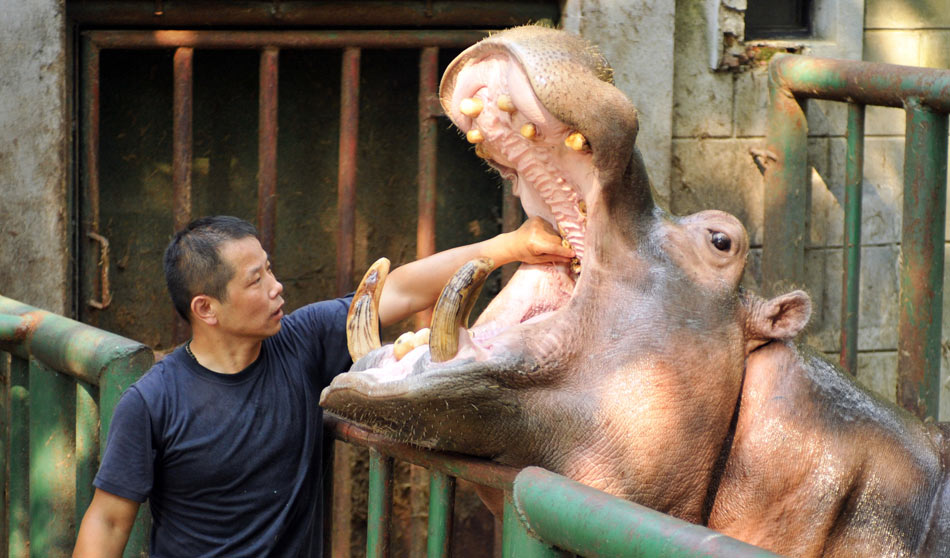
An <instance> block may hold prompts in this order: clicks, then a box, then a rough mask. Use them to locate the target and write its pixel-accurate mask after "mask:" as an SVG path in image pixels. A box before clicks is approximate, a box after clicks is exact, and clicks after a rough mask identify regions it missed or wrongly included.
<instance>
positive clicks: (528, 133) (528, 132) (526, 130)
mask: <svg viewBox="0 0 950 558" xmlns="http://www.w3.org/2000/svg"><path fill="white" fill-rule="evenodd" d="M520 132H521V135H522V136H524V137H525V138H527V139H534V138H535V136H537V135H538V128H537V126H535V125H534V124H532V123H531V122H528V123H527V124H525V125H524V126H522V127H521V130H520Z"/></svg>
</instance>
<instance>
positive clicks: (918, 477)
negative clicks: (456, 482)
mask: <svg viewBox="0 0 950 558" xmlns="http://www.w3.org/2000/svg"><path fill="white" fill-rule="evenodd" d="M441 99H442V105H443V107H444V108H445V111H446V113H447V114H448V115H449V117H450V118H451V119H452V120H453V122H454V123H455V124H456V125H457V126H458V127H459V128H460V129H461V130H462V131H463V132H465V133H466V137H467V138H468V140H469V141H470V142H472V143H474V144H476V152H477V153H478V154H479V156H481V157H483V158H485V159H486V161H487V162H488V163H489V164H490V165H492V166H493V167H495V168H496V169H497V170H498V171H499V172H500V174H501V175H502V176H504V177H505V178H506V179H508V180H511V181H512V184H513V189H514V191H515V192H516V194H518V195H519V196H520V198H521V200H522V204H523V206H524V208H525V212H526V213H527V214H528V215H529V216H530V217H534V216H540V217H542V218H544V219H547V220H548V221H549V222H551V223H552V224H556V225H557V226H558V228H559V230H560V231H561V234H562V236H563V237H564V238H565V241H566V242H569V243H570V244H571V246H572V247H573V248H574V251H575V254H576V255H577V260H578V261H577V262H576V264H577V265H574V266H573V267H572V266H566V265H554V264H548V265H523V266H522V267H521V268H520V269H519V270H518V271H517V272H516V273H515V275H514V276H513V277H512V279H511V280H510V281H509V283H508V285H507V286H506V287H505V289H504V290H503V291H502V292H501V293H500V294H499V296H498V297H497V298H496V299H495V300H494V301H492V303H491V304H490V305H489V306H488V308H486V310H485V311H484V312H483V313H482V315H481V316H480V318H479V320H478V322H476V324H475V325H474V326H473V327H472V328H471V329H469V328H468V324H467V312H468V310H469V309H470V307H471V298H472V297H474V296H477V291H478V286H479V284H478V283H479V281H480V280H483V279H484V277H483V276H484V274H485V273H487V270H490V266H491V264H490V263H489V262H472V264H470V265H469V266H466V267H465V268H463V269H462V270H460V273H459V274H458V275H457V276H456V278H455V279H454V280H453V282H452V283H450V285H449V286H447V288H446V291H445V292H443V297H442V298H441V299H440V301H439V303H438V304H437V305H436V309H435V311H434V318H433V326H432V328H431V329H432V331H431V334H430V337H429V339H428V344H425V343H422V342H420V343H419V344H414V345H412V346H411V347H410V348H406V347H405V346H404V345H403V346H400V347H399V350H398V351H397V350H395V349H394V346H392V345H388V346H385V347H382V348H379V349H376V350H374V351H372V352H370V353H369V354H367V355H366V356H364V357H363V358H361V359H359V361H358V362H356V364H355V365H354V367H353V369H352V370H351V371H350V372H349V373H347V374H343V375H341V376H339V377H338V378H337V379H336V380H334V382H333V384H332V385H331V386H330V387H328V388H327V389H326V390H325V391H324V393H323V395H322V397H321V404H322V405H324V406H325V407H326V408H327V409H329V410H330V411H332V412H334V413H336V414H339V415H341V416H343V417H346V418H348V419H351V420H354V421H356V422H359V423H361V424H364V425H366V426H368V427H370V428H373V429H376V430H378V431H381V432H383V433H385V434H388V435H391V436H394V437H396V438H398V439H402V440H406V441H409V442H412V443H416V444H420V445H423V446H426V447H431V448H436V449H441V450H449V451H456V452H463V453H468V454H473V455H479V456H485V457H490V458H492V459H495V460H497V461H500V462H502V463H507V464H510V465H514V466H527V465H538V466H541V467H545V468H547V469H549V470H551V471H555V472H558V473H561V474H564V475H566V476H568V477H571V478H573V479H575V480H578V481H580V482H583V483H585V484H588V485H590V486H593V487H595V488H599V489H601V490H604V491H606V492H609V493H611V494H614V495H617V496H620V497H624V498H627V499H630V500H633V501H636V502H638V503H640V504H643V505H646V506H649V507H651V508H654V509H657V510H659V511H662V512H665V513H669V514H671V515H674V516H677V517H680V518H682V519H686V520H689V521H693V522H696V523H703V524H707V525H709V526H710V527H712V528H714V529H718V530H720V531H722V532H724V533H726V534H728V535H732V536H735V537H737V538H739V539H741V540H745V541H748V542H752V543H755V544H759V545H761V546H764V547H766V548H769V549H772V550H775V551H778V552H782V553H785V554H789V555H797V556H820V555H827V556H854V555H869V556H870V555H873V556H942V555H947V554H948V545H950V519H948V518H947V517H946V514H947V512H946V511H944V510H946V509H947V506H946V505H944V504H945V503H946V502H947V499H948V498H950V496H947V495H946V494H945V486H946V480H945V473H944V468H945V465H944V464H945V463H946V459H945V456H946V455H947V450H946V448H945V444H944V432H945V430H944V428H943V426H936V425H925V424H923V423H921V422H920V421H918V420H917V419H915V418H913V417H911V416H910V415H909V414H907V413H905V412H903V411H901V410H898V409H897V408H895V407H893V406H891V405H889V404H888V403H886V402H883V401H880V400H878V399H876V398H874V397H873V396H871V395H870V394H868V393H867V392H866V391H865V390H863V389H861V388H860V387H859V386H857V385H856V384H855V383H854V382H853V381H852V379H851V378H849V377H847V376H845V375H843V374H841V373H840V372H839V371H837V370H835V369H834V368H833V367H832V366H831V365H829V364H827V363H826V362H825V361H823V360H821V359H819V358H818V357H814V356H812V355H811V354H810V353H804V352H799V349H797V348H796V347H795V346H794V345H793V344H792V343H791V342H790V341H789V339H791V338H792V337H794V336H795V335H796V334H797V333H798V332H799V331H800V330H801V329H802V328H803V327H804V326H805V324H806V323H807V320H808V317H809V315H810V301H809V299H808V297H807V295H805V293H803V292H800V291H796V292H793V293H789V294H786V295H783V296H779V297H776V298H774V299H771V300H763V299H760V298H758V297H756V296H754V295H751V294H748V293H744V292H742V291H741V289H740V288H739V282H740V280H741V277H742V274H743V271H744V267H745V260H746V255H747V252H748V238H747V235H746V232H745V229H744V228H743V226H742V225H741V223H739V221H738V220H736V219H735V218H734V217H733V216H731V215H728V214H726V213H722V212H718V211H705V212H701V213H697V214H694V215H690V216H686V217H675V216H671V215H669V214H667V213H666V212H665V211H663V210H661V209H659V208H657V207H656V206H655V204H654V203H653V199H652V195H651V188H650V184H649V179H648V177H647V174H646V170H645V169H644V166H643V162H642V160H641V158H640V156H639V153H638V152H637V150H636V148H635V145H634V143H635V140H636V134H637V126H638V124H637V113H636V110H635V109H634V107H633V105H632V104H631V103H630V101H629V100H627V99H626V97H624V96H623V95H622V94H621V93H620V92H619V90H617V89H616V88H615V87H613V85H611V84H610V70H609V67H608V66H607V64H606V62H605V61H604V60H603V59H602V58H601V57H600V56H599V55H598V54H597V52H596V51H595V50H594V49H592V48H591V47H590V46H589V45H588V44H587V43H586V42H584V41H583V40H581V39H579V38H577V37H575V36H573V35H571V34H568V33H565V32H561V31H556V30H552V29H546V28H541V27H522V28H516V29H511V30H508V31H505V32H502V33H499V34H497V35H493V36H492V37H490V38H488V39H485V40H483V41H481V42H480V43H478V44H476V45H475V46H473V47H471V48H469V49H468V50H466V51H465V52H463V53H462V54H461V55H460V56H459V57H458V58H457V59H456V60H455V61H454V62H453V63H452V64H451V65H450V66H449V68H448V69H447V70H446V74H445V76H444V78H443V81H442V87H441ZM377 279H378V278H374V282H375V281H376V280H377ZM374 284H375V283H374ZM376 296H378V293H377V294H376ZM372 299H373V296H372V294H367V295H365V296H364V295H362V294H361V292H360V291H358V293H357V297H356V299H355V302H354V308H358V310H357V311H356V312H355V313H356V314H357V315H359V316H371V315H373V312H372V311H370V310H366V308H367V307H371V303H372ZM361 327H362V329H364V330H367V331H372V330H373V327H374V324H372V323H369V324H366V325H364V326H361ZM354 329H356V328H355V326H354ZM365 334H366V331H363V332H362V333H360V332H359V331H355V332H354V338H360V337H366V335H365ZM409 337H410V338H412V337H413V336H409ZM416 337H418V336H416ZM351 350H352V349H351ZM361 352H362V351H357V353H361ZM357 356H359V355H357Z"/></svg>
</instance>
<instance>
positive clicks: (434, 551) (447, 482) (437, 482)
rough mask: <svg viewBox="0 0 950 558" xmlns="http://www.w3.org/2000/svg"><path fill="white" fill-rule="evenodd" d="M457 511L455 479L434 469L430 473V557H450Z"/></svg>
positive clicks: (428, 542)
mask: <svg viewBox="0 0 950 558" xmlns="http://www.w3.org/2000/svg"><path fill="white" fill-rule="evenodd" d="M454 511H455V479H454V478H453V477H450V476H448V475H446V474H445V473H441V472H439V471H432V472H431V474H430V475H429V531H428V537H427V538H426V541H427V545H428V546H427V548H426V550H427V552H426V556H428V558H448V557H449V552H450V550H451V547H452V520H453V516H454Z"/></svg>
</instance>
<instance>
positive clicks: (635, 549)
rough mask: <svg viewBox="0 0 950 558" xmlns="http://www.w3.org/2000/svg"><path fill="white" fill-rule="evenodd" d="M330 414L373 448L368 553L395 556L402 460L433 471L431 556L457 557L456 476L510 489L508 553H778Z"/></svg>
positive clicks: (340, 429) (548, 477)
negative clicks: (396, 473) (395, 498)
mask: <svg viewBox="0 0 950 558" xmlns="http://www.w3.org/2000/svg"><path fill="white" fill-rule="evenodd" d="M326 420H327V422H328V423H329V425H330V427H331V429H332V432H333V433H334V435H335V436H336V437H337V438H338V439H340V440H343V441H345V442H349V443H352V444H358V445H363V446H367V447H369V448H370V462H369V467H370V470H369V473H370V476H369V510H368V511H369V514H368V515H369V517H368V522H367V530H368V533H367V544H366V556H367V558H385V557H388V556H390V545H389V537H390V534H389V523H390V518H391V515H392V509H391V507H392V490H393V487H392V470H393V460H394V459H396V458H398V459H400V460H403V461H408V462H410V463H414V464H416V465H420V466H423V467H426V468H427V469H429V470H430V471H431V476H430V499H429V529H428V541H427V557H428V558H448V556H450V555H451V554H450V548H451V525H452V503H453V497H454V494H455V479H456V478H462V479H465V480H468V481H471V482H474V483H476V484H480V485H483V486H488V487H492V488H496V489H500V490H503V491H504V493H505V507H504V518H503V520H502V525H503V526H502V556H503V557H504V558H567V557H571V556H574V555H579V556H584V557H589V558H601V557H604V558H606V557H628V558H636V557H643V558H646V557H659V556H663V557H670V558H676V557H683V558H686V557H700V556H703V557H707V558H716V557H721V558H726V557H733V558H753V557H756V558H758V557H762V558H764V557H766V556H777V554H774V553H772V552H769V551H767V550H764V549H762V548H758V547H755V546H752V545H749V544H746V543H744V542H741V541H738V540H736V539H733V538H730V537H727V536H725V535H723V534H721V533H717V532H716V531H713V530H711V529H707V528H706V527H702V526H700V525H694V524H692V523H688V522H686V521H682V520H680V519H676V518H674V517H671V516H669V515H665V514H662V513H660V512H657V511H654V510H651V509H649V508H646V507H643V506H640V505H638V504H635V503H633V502H629V501H627V500H623V499H621V498H617V497H614V496H611V495H609V494H606V493H604V492H601V491H599V490H595V489H593V488H590V487H587V486H584V485H582V484H580V483H578V482H575V481H572V480H570V479H568V478H566V477H563V476H561V475H558V474H555V473H552V472H550V471H546V470H544V469H540V468H538V467H527V468H525V469H521V470H518V469H515V468H512V467H507V466H504V465H499V464H497V463H492V462H490V461H486V460H482V459H475V458H471V457H465V456H459V455H447V454H442V453H437V452H431V451H425V450H421V449H418V448H415V447H412V446H407V445H403V444H399V443H396V442H393V441H392V440H389V439H386V438H383V437H381V436H378V435H375V434H373V433H371V432H368V431H366V430H362V429H360V428H358V427H356V426H354V425H352V424H349V423H347V422H344V421H341V420H338V419H335V418H334V417H332V416H328V417H327V418H326Z"/></svg>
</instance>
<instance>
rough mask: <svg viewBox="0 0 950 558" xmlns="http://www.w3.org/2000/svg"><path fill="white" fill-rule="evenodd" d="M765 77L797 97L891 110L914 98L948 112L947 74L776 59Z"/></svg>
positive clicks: (949, 73) (894, 66)
mask: <svg viewBox="0 0 950 558" xmlns="http://www.w3.org/2000/svg"><path fill="white" fill-rule="evenodd" d="M769 76H770V77H769V79H770V81H771V80H772V79H773V78H774V79H776V80H777V81H778V83H779V86H780V87H782V88H785V89H787V90H789V91H791V92H792V93H793V94H794V95H796V96H798V97H802V98H805V97H808V98H816V99H827V100H830V101H841V102H848V103H858V104H863V105H878V106H884V107H897V108H904V106H905V105H906V104H907V101H908V100H909V99H917V102H919V103H920V104H922V105H924V106H927V107H930V108H932V109H934V110H937V111H939V112H950V95H947V91H950V70H936V69H933V68H918V67H913V66H900V65H897V64H885V63H881V62H863V61H857V60H834V59H828V58H812V57H809V56H799V55H794V54H777V55H775V56H774V57H772V59H771V60H770V61H769ZM770 110H771V109H770Z"/></svg>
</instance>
